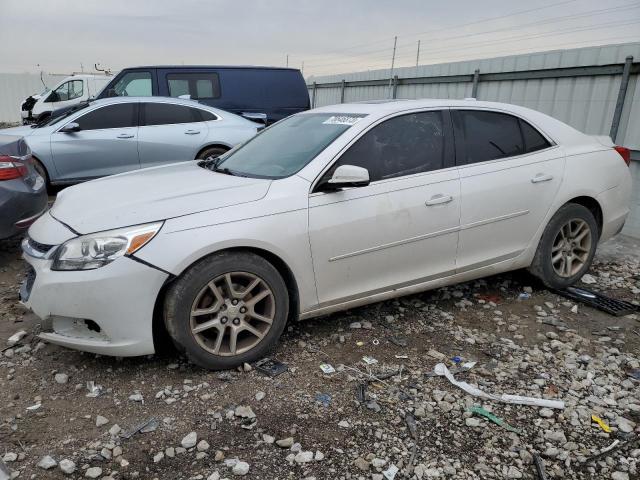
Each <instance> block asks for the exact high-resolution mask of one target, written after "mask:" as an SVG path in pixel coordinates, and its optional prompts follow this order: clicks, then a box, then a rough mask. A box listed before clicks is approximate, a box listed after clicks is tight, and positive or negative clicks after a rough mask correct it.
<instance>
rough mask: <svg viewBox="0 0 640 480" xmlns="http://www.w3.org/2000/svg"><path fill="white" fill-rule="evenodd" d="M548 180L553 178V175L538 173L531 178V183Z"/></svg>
mask: <svg viewBox="0 0 640 480" xmlns="http://www.w3.org/2000/svg"><path fill="white" fill-rule="evenodd" d="M550 180H553V175H546V174H544V173H539V174H537V175H536V176H535V177H533V178H532V179H531V183H540V182H548V181H550Z"/></svg>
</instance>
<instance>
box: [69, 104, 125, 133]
mask: <svg viewBox="0 0 640 480" xmlns="http://www.w3.org/2000/svg"><path fill="white" fill-rule="evenodd" d="M135 113H136V108H135V103H122V104H118V105H107V106H106V107H102V108H98V109H96V110H92V111H91V112H89V113H87V114H86V115H83V116H81V117H80V118H78V119H77V120H75V121H76V122H77V123H78V125H80V130H102V129H105V128H125V127H135V126H136V124H137V122H136V118H135V117H136V115H135Z"/></svg>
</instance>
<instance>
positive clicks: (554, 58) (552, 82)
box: [307, 43, 640, 150]
mask: <svg viewBox="0 0 640 480" xmlns="http://www.w3.org/2000/svg"><path fill="white" fill-rule="evenodd" d="M629 55H631V56H633V58H634V62H638V61H640V43H628V44H622V45H608V46H600V47H587V48H578V49H572V50H557V51H549V52H540V53H531V54H524V55H512V56H508V57H499V58H489V59H482V60H469V61H464V62H453V63H444V64H439V65H422V66H418V67H404V68H398V69H396V70H395V71H394V74H395V75H397V76H398V77H399V78H401V79H402V78H413V77H436V76H449V75H472V74H473V72H474V70H476V69H479V70H480V73H481V74H486V73H501V72H521V71H528V70H539V69H551V68H566V67H586V66H599V65H611V64H622V63H624V61H625V58H626V57H627V56H629ZM389 74H390V72H389V70H388V69H387V70H374V71H369V72H359V73H347V74H343V75H331V76H323V77H309V78H308V79H307V84H309V85H310V84H312V83H313V82H316V83H317V84H319V85H322V84H323V83H333V82H341V81H342V80H345V81H347V82H349V81H357V80H380V79H388V78H389ZM620 79H621V75H600V76H591V77H574V78H550V79H541V80H509V81H486V82H483V81H480V82H479V84H478V93H477V97H478V99H480V100H489V101H497V102H506V103H513V104H516V105H523V106H525V107H529V108H533V109H535V110H539V111H541V112H544V113H547V114H549V115H551V116H553V117H555V118H557V119H559V120H562V121H563V122H566V123H568V124H569V125H572V126H573V127H575V128H577V129H578V130H580V131H583V132H585V133H588V134H593V135H608V134H609V129H610V126H611V119H612V118H613V112H614V109H615V105H616V99H617V95H618V87H619V85H620ZM471 88H472V84H471V82H459V83H431V84H424V85H399V86H398V89H397V95H396V96H397V98H464V97H470V96H471ZM310 93H311V88H310ZM389 97H390V89H389V88H388V87H385V86H355V87H347V88H346V89H345V97H344V99H345V102H356V101H363V100H373V99H380V98H389ZM333 103H340V87H330V88H317V90H316V106H322V105H331V104H333ZM617 141H618V143H621V144H623V145H625V146H627V147H629V148H632V149H634V150H640V82H638V75H637V74H632V75H631V78H630V81H629V88H628V90H627V95H626V101H625V108H624V110H623V113H622V118H621V122H620V129H619V132H618V138H617Z"/></svg>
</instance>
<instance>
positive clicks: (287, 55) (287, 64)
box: [287, 53, 289, 67]
mask: <svg viewBox="0 0 640 480" xmlns="http://www.w3.org/2000/svg"><path fill="white" fill-rule="evenodd" d="M288 66H289V54H288V53H287V67H288Z"/></svg>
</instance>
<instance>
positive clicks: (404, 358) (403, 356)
mask: <svg viewBox="0 0 640 480" xmlns="http://www.w3.org/2000/svg"><path fill="white" fill-rule="evenodd" d="M394 357H396V358H397V359H400V360H406V359H407V358H409V355H394Z"/></svg>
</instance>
